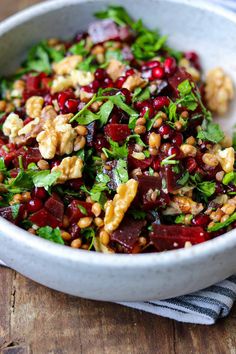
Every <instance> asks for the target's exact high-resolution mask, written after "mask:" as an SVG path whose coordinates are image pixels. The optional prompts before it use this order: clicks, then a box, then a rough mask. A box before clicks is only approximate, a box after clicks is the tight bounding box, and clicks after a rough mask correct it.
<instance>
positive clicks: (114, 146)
mask: <svg viewBox="0 0 236 354" xmlns="http://www.w3.org/2000/svg"><path fill="white" fill-rule="evenodd" d="M109 143H110V146H111V147H110V149H106V148H103V149H102V151H103V152H104V154H105V155H106V157H111V158H113V159H119V158H121V159H122V158H126V157H127V156H128V148H127V146H126V144H124V145H121V146H120V145H119V144H118V143H117V142H116V141H113V140H111V139H110V140H109Z"/></svg>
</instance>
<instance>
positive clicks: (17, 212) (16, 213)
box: [11, 204, 20, 220]
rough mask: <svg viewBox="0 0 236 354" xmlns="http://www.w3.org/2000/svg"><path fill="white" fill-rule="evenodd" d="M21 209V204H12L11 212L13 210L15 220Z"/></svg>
mask: <svg viewBox="0 0 236 354" xmlns="http://www.w3.org/2000/svg"><path fill="white" fill-rule="evenodd" d="M19 210H20V204H13V205H11V212H12V217H13V219H14V220H16V218H17V216H18V214H19Z"/></svg>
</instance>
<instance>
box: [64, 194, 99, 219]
mask: <svg viewBox="0 0 236 354" xmlns="http://www.w3.org/2000/svg"><path fill="white" fill-rule="evenodd" d="M79 205H80V206H81V208H79ZM83 209H86V213H84V212H83ZM66 215H67V216H68V218H69V221H70V222H72V223H73V222H77V221H78V220H79V219H80V218H83V217H85V216H93V213H92V203H87V202H83V201H81V200H76V199H74V200H73V201H72V202H71V203H70V204H69V205H68V207H67V209H66Z"/></svg>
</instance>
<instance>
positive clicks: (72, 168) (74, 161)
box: [52, 156, 83, 183]
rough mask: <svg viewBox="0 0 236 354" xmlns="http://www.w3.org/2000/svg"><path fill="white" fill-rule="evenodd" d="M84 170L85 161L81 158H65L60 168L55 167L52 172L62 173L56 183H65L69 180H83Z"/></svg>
mask: <svg viewBox="0 0 236 354" xmlns="http://www.w3.org/2000/svg"><path fill="white" fill-rule="evenodd" d="M82 169H83V161H82V160H81V158H80V157H77V156H71V157H65V158H64V159H63V160H62V161H61V163H60V165H59V166H56V167H53V169H52V171H59V172H61V175H60V177H59V178H58V180H57V182H56V183H65V182H66V181H68V180H69V179H75V178H81V177H82Z"/></svg>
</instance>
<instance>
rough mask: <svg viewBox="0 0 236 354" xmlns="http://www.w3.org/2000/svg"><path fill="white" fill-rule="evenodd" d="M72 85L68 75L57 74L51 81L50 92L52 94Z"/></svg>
mask: <svg viewBox="0 0 236 354" xmlns="http://www.w3.org/2000/svg"><path fill="white" fill-rule="evenodd" d="M72 86H73V82H72V79H71V77H70V76H67V77H65V76H57V77H56V78H55V79H54V80H53V82H52V87H51V93H52V94H54V93H57V92H60V91H64V90H66V89H68V88H69V87H72Z"/></svg>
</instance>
